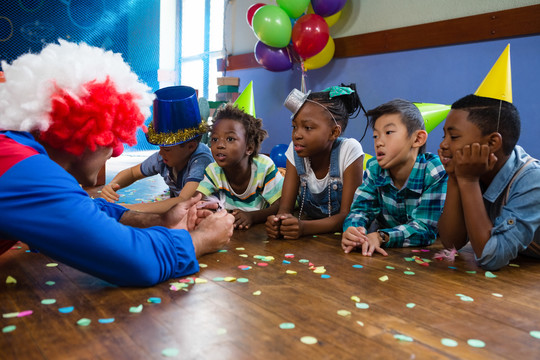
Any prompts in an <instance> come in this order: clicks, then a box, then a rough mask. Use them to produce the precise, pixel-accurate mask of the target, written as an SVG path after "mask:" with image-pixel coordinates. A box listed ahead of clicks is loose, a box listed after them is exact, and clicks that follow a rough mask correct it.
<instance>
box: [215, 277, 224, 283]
mask: <svg viewBox="0 0 540 360" xmlns="http://www.w3.org/2000/svg"><path fill="white" fill-rule="evenodd" d="M224 280H225V278H222V277H215V278H213V279H212V281H215V282H220V281H224Z"/></svg>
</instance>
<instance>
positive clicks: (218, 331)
mask: <svg viewBox="0 0 540 360" xmlns="http://www.w3.org/2000/svg"><path fill="white" fill-rule="evenodd" d="M226 333H227V329H225V328H219V329H218V330H217V334H218V335H225V334H226Z"/></svg>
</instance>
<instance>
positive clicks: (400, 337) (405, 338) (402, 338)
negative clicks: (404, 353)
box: [394, 334, 413, 342]
mask: <svg viewBox="0 0 540 360" xmlns="http://www.w3.org/2000/svg"><path fill="white" fill-rule="evenodd" d="M394 338H396V339H398V340H399V341H407V342H412V341H413V338H412V337H410V336H407V335H403V334H396V335H394Z"/></svg>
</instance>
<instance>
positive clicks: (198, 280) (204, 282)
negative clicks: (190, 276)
mask: <svg viewBox="0 0 540 360" xmlns="http://www.w3.org/2000/svg"><path fill="white" fill-rule="evenodd" d="M207 282H208V280H206V279H201V278H196V279H195V284H206V283H207Z"/></svg>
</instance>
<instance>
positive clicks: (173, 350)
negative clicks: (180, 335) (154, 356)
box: [161, 348, 180, 357]
mask: <svg viewBox="0 0 540 360" xmlns="http://www.w3.org/2000/svg"><path fill="white" fill-rule="evenodd" d="M179 353H180V351H178V349H176V348H166V349H163V350H161V355H163V356H165V357H173V356H177V355H178V354H179Z"/></svg>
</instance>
